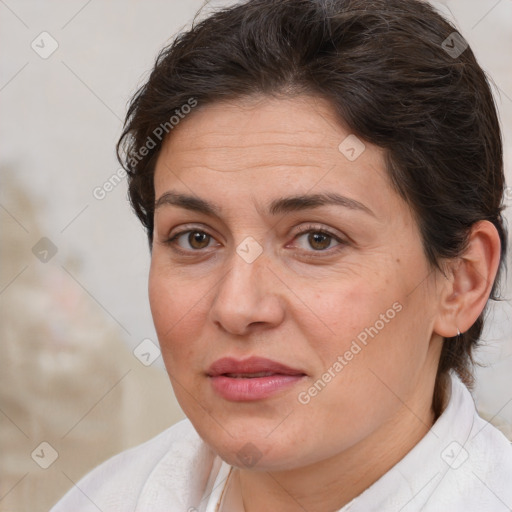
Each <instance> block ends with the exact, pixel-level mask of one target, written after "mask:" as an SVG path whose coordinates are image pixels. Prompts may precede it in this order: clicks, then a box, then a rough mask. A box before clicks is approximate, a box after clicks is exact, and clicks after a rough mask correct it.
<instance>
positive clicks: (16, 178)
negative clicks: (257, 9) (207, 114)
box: [0, 0, 512, 512]
mask: <svg viewBox="0 0 512 512" xmlns="http://www.w3.org/2000/svg"><path fill="white" fill-rule="evenodd" d="M229 3H233V2H229ZM202 4H203V1H198V0H187V1H183V0H181V1H178V0H165V1H164V0H151V1H146V2H142V1H136V0H104V1H99V0H67V1H64V0H47V1H45V2H39V1H36V0H5V1H4V0H0V47H1V48H2V49H3V52H2V57H1V61H0V104H1V106H0V112H1V115H0V176H1V187H0V229H1V234H2V237H1V247H0V251H1V252H0V256H1V267H0V311H1V318H0V347H1V354H0V512H21V511H31V512H39V511H41V512H42V511H47V510H48V509H49V508H50V506H51V505H53V504H54V503H55V502H56V501H57V500H58V498H59V497H60V496H62V495H63V493H64V492H65V491H66V490H67V489H68V488H70V487H71V486H72V485H73V484H74V483H76V482H77V481H78V480H79V479H80V478H81V477H82V476H83V475H84V474H85V473H86V472H87V471H89V470H90V469H91V468H93V467H94V466H96V465H97V464H98V463H100V462H101V461H103V460H105V459H106V458H108V457H110V456H112V455H113V454H115V453H118V452H120V451H122V450H124V449H126V448H128V447H131V446H134V445H136V444H139V443H141V442H143V441H145V440H147V439H149V438H150V437H152V436H154V435H156V434H157V433H158V432H160V431H162V430H163V429H165V428H167V427H168V426H170V425H172V424H173V423H175V422H176V421H178V420H180V419H181V418H183V417H184V416H183V413H182V412H181V410H180V408H179V406H178V404H177V402H176V400H175V398H174V395H173V392H172V389H171V386H170V384H169V382H168V378H167V375H166V373H165V370H164V368H163V364H162V361H161V357H160V354H159V350H158V343H157V339H156V335H155V331H154V328H153V325H152V321H151V315H150V310H149V304H148V299H147V275H148V269H149V252H148V247H147V240H146V237H145V234H144V232H143V230H142V228H141V226H140V225H139V223H138V220H137V219H136V217H135V216H134V215H133V214H132V213H131V210H130V207H129V204H128V202H127V198H126V179H125V178H124V176H123V174H122V173H120V172H119V165H118V163H117V161H116V158H115V153H114V146H115V143H116V141H117V139H118V137H119V135H120V133H121V126H122V120H123V118H124V114H125V111H126V104H127V101H128V100H129V98H130V97H131V95H132V94H133V93H134V92H135V90H136V89H137V87H138V86H139V85H141V84H142V83H143V81H144V79H145V78H146V77H147V75H148V72H149V70H150V69H151V67H152V65H153V62H154V58H155V57H156V54H157V52H158V50H159V49H160V48H161V47H162V46H164V45H165V44H167V43H168V42H169V41H170V40H171V39H172V37H173V36H174V35H175V34H176V33H177V32H178V31H180V30H182V29H183V28H186V27H187V26H188V24H189V23H190V21H191V20H192V18H193V17H194V15H195V13H196V12H197V11H198V9H199V8H200V7H201V6H202ZM224 5H228V2H225V1H215V2H210V3H209V5H208V6H207V7H206V8H205V11H204V13H205V14H206V13H207V12H209V10H211V9H212V8H216V7H218V6H224ZM435 5H436V6H437V7H439V9H440V10H442V12H443V13H445V14H446V15H447V16H448V17H449V18H450V19H451V20H452V21H454V22H455V24H456V25H457V27H458V29H459V31H460V33H461V34H462V35H463V36H464V38H466V40H467V41H468V42H469V44H470V45H471V46H472V48H473V51H474V52H475V53H476V55H477V58H478V59H479V61H480V64H481V65H482V67H483V68H484V69H485V70H486V71H487V72H488V73H489V75H490V76H491V77H492V79H493V80H494V84H495V86H494V92H495V94H496V101H497V104H498V107H499V109H500V115H501V120H502V125H503V132H504V142H505V157H506V160H505V163H506V172H507V182H508V184H509V185H510V187H509V188H508V194H507V202H508V205H509V208H507V211H506V215H507V217H508V219H509V230H511V228H510V226H511V224H512V223H511V221H510V219H511V217H512V215H511V210H512V208H511V206H512V172H511V168H510V164H511V156H512V71H511V69H512V68H511V67H510V55H511V54H512V2H511V1H510V0H448V1H444V2H436V3H435ZM511 245H512V244H511ZM510 265H511V264H510V254H509V266H510ZM502 295H503V296H504V298H505V300H504V301H502V302H500V303H498V304H496V305H494V306H493V308H492V309H491V310H490V312H489V319H488V323H487V328H486V331H485V334H484V347H483V348H482V349H481V350H480V351H479V353H478V359H479V361H480V362H481V363H482V364H483V365H484V366H483V367H482V368H479V369H478V370H477V385H476V389H475V392H474V396H475V400H476V401H477V404H478V407H479V410H480V411H481V413H482V415H484V416H485V417H487V418H488V419H491V420H492V422H493V423H495V424H497V425H498V426H500V428H501V429H502V430H503V431H504V432H506V433H508V435H511V432H512V430H510V428H511V427H510V426H511V425H512V302H511V296H512V279H511V275H510V273H509V275H508V277H507V282H506V287H505V288H504V290H503V294H502Z"/></svg>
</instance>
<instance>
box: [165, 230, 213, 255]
mask: <svg viewBox="0 0 512 512" xmlns="http://www.w3.org/2000/svg"><path fill="white" fill-rule="evenodd" d="M212 240H213V237H212V236H211V235H209V234H208V233H206V232H205V231H201V230H199V229H188V230H186V231H181V232H180V233H177V234H176V235H174V236H173V237H172V238H170V239H169V240H167V241H166V243H167V244H169V245H174V246H177V247H176V248H177V249H178V248H179V249H180V250H183V251H188V252H194V251H200V250H201V249H205V248H207V247H208V246H209V245H210V242H211V241H212Z"/></svg>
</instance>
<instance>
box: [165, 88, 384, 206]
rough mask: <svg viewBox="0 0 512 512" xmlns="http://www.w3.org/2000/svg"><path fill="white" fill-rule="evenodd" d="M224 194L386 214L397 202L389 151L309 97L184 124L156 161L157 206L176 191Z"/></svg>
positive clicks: (209, 111) (223, 107) (203, 111)
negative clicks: (368, 207) (333, 201)
mask: <svg viewBox="0 0 512 512" xmlns="http://www.w3.org/2000/svg"><path fill="white" fill-rule="evenodd" d="M347 149H348V150H349V151H348V152H347ZM350 150H353V151H352V153H351V152H350ZM354 155H355V157H356V158H353V157H354ZM369 185H371V187H369ZM223 187H224V188H226V187H229V188H230V190H231V191H233V188H234V187H236V190H237V196H243V195H244V194H248V195H260V196H268V195H270V194H272V192H273V190H276V189H278V190H279V191H280V192H282V191H283V190H284V189H286V190H293V191H296V192H300V193H304V192H306V191H309V190H311V191H312V192H319V191H322V192H324V191H337V192H340V193H344V195H348V194H351V195H352V196H354V198H355V199H357V198H358V197H359V198H361V199H362V198H365V197H366V198H367V201H368V200H370V201H371V202H372V203H373V204H374V205H376V206H378V205H379V203H382V206H383V207H385V206H386V201H387V202H388V203H389V198H386V197H385V195H386V193H387V194H392V195H393V194H394V193H393V191H392V190H391V187H390V186H389V183H388V177H387V172H386V170H385V164H384V152H383V150H381V149H380V148H378V147H376V146H373V145H371V144H369V143H367V142H364V141H362V140H360V139H358V138H357V137H355V135H354V134H351V132H350V130H349V129H348V128H347V127H346V126H343V124H342V123H341V122H340V121H339V120H338V119H337V118H336V117H335V115H334V113H333V107H332V106H331V105H330V104H329V103H328V102H327V101H325V100H323V99H321V98H316V97H309V96H301V97H295V98H286V99H277V98H267V97H256V98H244V99H242V100H238V101H230V102H223V103H213V104H208V105H205V106H203V107H201V106H199V108H198V109H197V110H196V111H194V112H193V113H192V114H191V115H190V116H188V117H186V118H185V119H183V120H182V121H180V123H179V124H178V125H177V126H176V127H175V128H174V129H173V131H172V132H171V133H170V136H169V137H168V138H167V139H166V140H165V142H164V145H163V147H162V150H161V153H160V155H159V158H158V161H157V165H156V171H155V195H156V198H157V199H158V197H159V196H160V195H161V194H163V193H165V192H166V191H167V190H168V189H169V188H173V189H179V190H182V191H184V192H185V191H186V192H188V193H190V192H192V193H195V194H198V195H201V196H204V195H206V196H208V195H212V194H217V193H219V192H221V191H222V188H223ZM383 187H385V188H386V190H384V189H383ZM313 189H314V190H313ZM355 196H358V197H355ZM373 196H374V197H373ZM230 198H232V199H235V198H234V197H233V195H229V194H224V196H223V197H222V198H221V199H222V202H223V203H229V200H230Z"/></svg>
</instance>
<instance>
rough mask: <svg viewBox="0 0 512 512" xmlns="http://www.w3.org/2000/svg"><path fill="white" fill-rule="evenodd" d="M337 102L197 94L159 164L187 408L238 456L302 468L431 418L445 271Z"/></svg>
mask: <svg viewBox="0 0 512 512" xmlns="http://www.w3.org/2000/svg"><path fill="white" fill-rule="evenodd" d="M332 111H333V109H332V108H331V107H330V106H329V104H327V103H326V102H324V101H323V100H319V99H315V98H310V97H297V98H294V99H286V100H285V99H270V98H264V97H263V98H261V97H260V98H259V99H252V100H249V99H245V100H243V101H242V100H241V101H238V102H226V103H217V104H212V105H206V106H205V107H203V108H200V109H199V108H198V109H196V111H194V112H193V113H192V114H190V116H189V117H188V118H185V119H184V120H182V121H181V122H180V124H179V125H178V126H176V127H175V128H174V129H173V131H172V132H171V135H170V137H169V138H168V139H167V141H166V143H165V144H164V146H163V149H162V151H161V154H160V156H159V159H158V162H157V165H156V171H155V194H156V196H155V197H156V202H157V207H156V210H155V229H154V243H153V252H152V261H151V272H150V280H149V295H150V302H151V310H152V314H153V318H154V322H155V326H156V330H157V334H158V338H159V341H160V345H161V348H162V355H163V358H164V361H165V365H166V368H167V371H168V373H169V375H170V378H171V381H172V384H173V388H174V390H175V393H176V396H177V399H178V401H179V403H180V404H181V406H182V408H183V410H184V412H185V414H186V415H187V416H188V417H189V419H190V420H191V422H192V423H193V425H194V427H195V428H196V430H197V431H198V432H199V434H200V435H201V437H202V438H203V439H204V440H205V441H206V442H207V443H208V444H209V445H210V446H211V447H212V448H213V449H214V450H215V451H216V452H217V453H219V454H220V455H221V457H222V458H224V459H225V460H226V461H228V462H229V463H231V464H234V465H237V466H243V465H245V466H246V467H252V466H254V467H255V468H260V469H275V470H278V469H286V468H295V467H303V466H305V465H307V464H312V463H315V462H318V461H320V460H323V459H327V458H328V457H331V456H333V455H335V454H339V453H342V452H347V451H348V450H351V449H356V448H357V447H358V446H359V447H362V446H364V445H365V443H367V442H369V440H370V439H379V438H380V439H381V440H382V439H385V438H386V436H385V435H384V432H385V431H387V432H391V431H393V432H395V434H400V429H404V428H405V429H407V430H409V431H410V430H414V429H416V430H421V429H426V428H428V425H427V422H426V421H425V418H426V416H425V414H430V413H429V411H430V404H431V399H432V388H433V384H434V378H435V372H436V365H437V359H438V356H439V346H440V339H441V338H440V337H439V336H438V335H436V334H435V333H433V331H434V322H435V318H436V314H437V302H438V300H437V291H436V290H437V289H438V288H437V287H436V280H437V279H438V277H437V274H436V273H435V272H432V271H431V269H430V268H429V266H428V264H427V260H426V258H425V256H424V253H423V250H422V245H421V238H420V234H419V231H418V227H417V225H416V223H415V221H414V220H413V217H412V214H411V212H410V210H409V209H408V207H407V205H406V203H405V202H404V201H403V200H402V199H401V198H400V197H399V196H398V195H397V193H396V192H395V191H394V190H393V189H392V188H391V186H390V183H389V180H388V178H387V174H386V171H385V164H384V155H383V152H382V151H381V150H380V149H379V148H377V147H375V146H373V145H371V144H369V143H368V142H364V146H363V141H360V140H358V139H357V138H355V137H354V135H352V134H351V133H350V131H347V130H346V129H344V128H343V127H341V126H340V124H339V123H338V122H337V121H336V119H335V118H334V116H333V114H332ZM185 196H186V197H189V198H190V199H188V200H187V199H186V197H185ZM294 198H295V199H294ZM308 198H310V199H308ZM206 206H209V209H208V208H206ZM223 358H231V360H228V361H227V362H226V361H224V362H220V363H217V364H214V363H216V362H217V361H219V360H220V359H223ZM249 358H253V359H249ZM254 358H264V359H267V360H270V361H273V362H274V363H269V362H265V361H263V362H262V361H259V362H258V361H257V360H256V359H254ZM279 365H284V367H286V368H284V367H281V366H279ZM259 372H265V373H264V374H262V373H259Z"/></svg>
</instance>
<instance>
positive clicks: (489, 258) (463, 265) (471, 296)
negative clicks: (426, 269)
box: [434, 220, 501, 338]
mask: <svg viewBox="0 0 512 512" xmlns="http://www.w3.org/2000/svg"><path fill="white" fill-rule="evenodd" d="M500 251H501V242H500V236H499V234H498V230H497V229H496V228H495V227H494V225H493V224H492V223H491V222H489V221H487V220H482V221H479V222H477V223H475V224H474V225H473V227H472V228H471V233H470V236H469V241H468V247H467V249H466V251H465V252H464V254H462V255H461V256H460V257H459V258H457V259H456V260H454V261H452V262H450V263H449V264H448V266H449V275H448V277H447V278H446V279H445V281H444V283H443V287H442V291H441V293H440V297H439V309H438V314H437V318H436V321H435V322H434V332H436V333H437V334H439V335H441V336H443V337H446V338H449V337H453V336H456V335H457V328H458V329H459V330H460V332H461V333H462V332H465V331H467V330H468V329H469V328H470V327H471V326H472V325H473V324H474V322H475V321H476V319H477V318H478V317H479V315H480V313H481V312H482V311H483V309H484V307H485V305H486V303H487V300H488V299H489V295H490V294H491V289H492V285H493V283H494V279H495V278H496V273H497V272H498V267H499V263H500Z"/></svg>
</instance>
